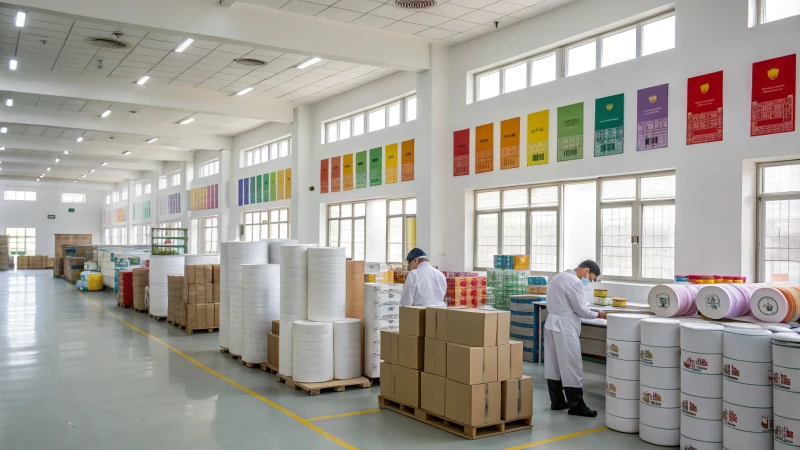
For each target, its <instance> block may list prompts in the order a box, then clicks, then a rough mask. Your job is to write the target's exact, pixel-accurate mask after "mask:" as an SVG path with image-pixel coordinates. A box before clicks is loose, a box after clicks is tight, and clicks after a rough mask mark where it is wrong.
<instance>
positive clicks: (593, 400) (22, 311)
mask: <svg viewBox="0 0 800 450" xmlns="http://www.w3.org/2000/svg"><path fill="white" fill-rule="evenodd" d="M525 372H526V373H527V374H529V375H532V376H534V377H535V382H534V386H535V391H534V399H535V406H534V408H535V411H534V427H533V430H531V431H522V432H516V433H511V434H508V435H504V436H500V437H493V438H488V439H482V440H478V441H467V440H464V439H461V438H459V437H456V436H453V435H451V434H449V433H446V432H443V431H440V430H438V429H435V428H433V427H430V426H427V425H424V424H422V423H419V422H417V421H415V420H412V419H409V418H406V417H403V416H400V415H398V414H395V413H393V412H390V411H382V412H371V413H367V414H361V415H354V416H345V417H337V418H327V419H319V420H311V421H307V420H305V419H313V418H317V417H321V416H330V415H338V414H343V413H350V412H358V411H365V410H371V409H375V408H376V403H377V396H378V387H377V386H375V387H373V388H372V389H348V390H347V391H346V392H341V393H328V394H323V395H320V396H317V397H310V396H308V395H306V394H304V393H302V392H301V391H294V390H291V389H289V388H287V387H286V386H285V385H283V384H279V383H277V382H276V380H275V376H274V375H267V374H266V373H264V372H261V371H260V370H256V369H247V368H245V367H244V366H241V365H239V364H238V363H235V362H234V361H233V360H231V358H230V357H229V356H228V355H227V354H222V353H220V352H219V347H218V335H217V334H216V333H213V334H207V333H196V334H193V335H191V336H187V335H186V334H185V333H184V332H183V331H181V330H179V329H177V328H175V327H173V326H171V325H168V324H166V323H165V322H164V321H161V322H155V321H154V320H152V319H150V318H149V317H148V316H147V315H146V314H142V313H136V312H134V311H132V310H130V309H120V308H118V307H117V306H116V301H115V298H114V297H113V296H112V295H110V294H108V293H105V292H91V293H79V292H77V291H76V290H75V289H73V288H72V287H70V286H69V285H68V284H67V283H66V282H64V281H63V280H62V279H58V278H53V277H52V272H51V271H47V270H29V271H18V272H14V271H9V272H0V449H15V450H17V449H25V450H27V449H31V450H38V449H58V450H73V449H74V450H94V449H102V450H107V449H114V450H127V449H131V450H133V449H135V450H141V449H171V450H177V449H192V450H200V449H231V450H234V449H235V450H242V449H244V448H267V449H279V448H280V449H335V448H341V447H345V448H361V449H381V448H397V446H398V444H400V445H402V447H404V448H425V449H470V448H473V449H478V448H480V449H505V448H525V446H526V444H531V443H537V442H541V441H546V440H549V439H551V438H557V437H560V436H565V435H572V434H574V433H577V432H580V431H584V430H593V429H597V428H599V427H603V425H604V421H603V414H602V407H603V401H604V397H603V386H604V384H603V381H604V375H603V373H604V372H603V366H598V365H594V364H590V363H587V364H586V372H587V383H586V390H587V395H586V397H587V402H588V403H589V404H590V405H591V406H593V407H595V408H598V409H600V410H601V414H600V416H599V417H598V418H597V419H582V418H574V417H569V416H567V415H566V413H563V412H560V413H551V412H550V411H549V410H548V409H547V400H546V396H547V391H546V387H545V384H544V383H543V380H542V377H541V375H542V371H541V367H540V366H535V365H533V364H527V363H526V364H525ZM536 448H543V449H590V448H591V449H606V448H615V449H649V448H657V447H654V446H650V445H647V444H645V443H643V442H642V441H640V440H639V438H638V436H635V435H634V436H631V435H624V434H620V433H615V432H612V431H608V430H601V431H596V432H593V433H591V434H586V435H581V436H575V437H568V438H565V439H563V440H560V441H555V442H549V443H540V444H538V445H536Z"/></svg>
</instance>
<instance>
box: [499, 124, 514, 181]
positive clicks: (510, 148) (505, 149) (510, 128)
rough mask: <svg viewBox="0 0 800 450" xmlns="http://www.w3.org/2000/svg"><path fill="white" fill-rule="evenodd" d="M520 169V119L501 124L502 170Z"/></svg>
mask: <svg viewBox="0 0 800 450" xmlns="http://www.w3.org/2000/svg"><path fill="white" fill-rule="evenodd" d="M515 167H519V117H515V118H513V119H508V120H504V121H502V122H500V170H505V169H513V168H515Z"/></svg>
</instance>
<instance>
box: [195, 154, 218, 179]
mask: <svg viewBox="0 0 800 450" xmlns="http://www.w3.org/2000/svg"><path fill="white" fill-rule="evenodd" d="M218 173H219V159H215V160H213V161H207V162H204V163H203V164H200V177H199V178H203V177H210V176H211V175H216V174H218Z"/></svg>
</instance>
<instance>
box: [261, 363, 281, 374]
mask: <svg viewBox="0 0 800 450" xmlns="http://www.w3.org/2000/svg"><path fill="white" fill-rule="evenodd" d="M261 370H263V371H264V372H269V373H278V367H277V366H273V365H272V364H270V363H265V362H263V363H261Z"/></svg>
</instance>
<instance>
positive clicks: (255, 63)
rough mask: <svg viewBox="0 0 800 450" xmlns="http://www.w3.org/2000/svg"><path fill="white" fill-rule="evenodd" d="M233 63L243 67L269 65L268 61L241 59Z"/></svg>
mask: <svg viewBox="0 0 800 450" xmlns="http://www.w3.org/2000/svg"><path fill="white" fill-rule="evenodd" d="M233 61H234V62H236V63H237V64H241V65H243V66H263V65H264V64H266V63H267V62H266V61H262V60H260V59H253V58H239V59H234V60H233Z"/></svg>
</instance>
